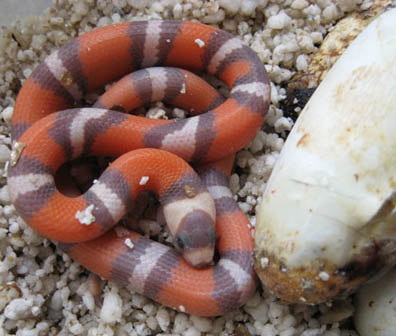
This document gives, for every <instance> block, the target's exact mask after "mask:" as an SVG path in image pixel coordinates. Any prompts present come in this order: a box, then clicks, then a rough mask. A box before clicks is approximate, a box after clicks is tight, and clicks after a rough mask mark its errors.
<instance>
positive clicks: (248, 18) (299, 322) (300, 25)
mask: <svg viewBox="0 0 396 336" xmlns="http://www.w3.org/2000/svg"><path fill="white" fill-rule="evenodd" d="M370 6H371V2H370V1H363V2H362V1H358V0H339V1H337V2H334V1H324V0H321V1H307V0H292V1H286V0H285V1H281V0H279V1H278V0H273V1H268V0H219V1H204V0H186V1H177V0H162V1H148V0H139V1H137V0H112V1H111V0H96V1H94V0H54V8H52V9H49V10H47V11H46V12H45V13H43V16H42V17H39V18H37V17H36V18H27V19H26V20H24V21H23V22H21V23H14V24H13V25H11V26H10V27H9V28H6V29H4V34H3V39H2V40H1V42H0V44H1V47H0V115H1V122H0V170H1V174H0V176H1V177H0V179H1V185H0V190H1V191H0V239H1V245H0V280H1V287H0V294H1V295H0V335H10V334H15V335H18V336H28V335H29V336H30V335H34V336H43V335H50V336H52V335H60V336H66V335H88V336H101V335H103V336H104V335H106V336H113V335H117V336H127V335H133V336H135V335H154V334H161V335H197V336H199V335H224V336H225V335H231V334H238V333H241V331H240V329H239V328H241V327H242V328H244V329H243V330H245V331H246V335H247V334H248V333H249V334H250V335H266V336H314V335H315V336H319V335H320V336H357V333H356V332H355V331H353V330H348V329H343V328H342V327H340V326H341V324H340V319H339V317H336V314H334V313H332V312H331V310H330V308H329V307H328V306H327V305H319V306H305V305H302V304H295V305H286V304H284V303H281V302H279V301H278V300H277V299H275V298H274V297H273V296H271V295H270V294H268V293H267V292H266V291H265V290H260V292H259V291H257V292H256V293H255V295H254V296H253V297H252V298H251V299H250V300H249V301H248V303H247V304H246V305H245V306H244V307H243V308H241V309H239V310H237V311H235V312H231V313H229V314H227V315H226V316H220V317H216V318H203V317H196V316H189V315H188V314H186V313H182V312H176V311H174V310H172V309H169V308H165V307H162V306H161V305H159V304H157V303H155V302H152V301H151V300H149V299H147V298H145V297H143V296H141V295H139V294H136V293H133V292H131V291H130V290H129V289H127V288H121V287H118V286H116V285H115V284H112V283H108V282H103V288H101V291H100V294H99V295H97V296H96V294H95V295H94V294H93V293H91V292H90V291H88V290H86V285H85V283H86V282H87V274H88V273H87V272H86V271H84V269H83V268H82V267H81V266H79V265H78V264H77V263H75V262H73V261H72V260H71V259H70V258H69V256H68V255H67V254H65V253H63V252H62V251H61V250H60V249H58V248H57V246H56V245H55V244H53V243H51V242H50V241H49V240H47V239H44V238H42V237H41V236H39V235H38V234H36V233H35V232H34V231H33V230H32V229H31V228H30V227H29V226H27V225H26V223H25V222H24V221H23V220H22V219H21V218H20V217H19V216H18V215H17V214H16V212H15V208H14V207H13V206H12V205H10V200H9V196H8V191H7V187H6V180H5V178H4V175H5V171H6V166H7V162H8V161H9V156H10V151H11V140H10V134H9V124H10V120H11V116H12V113H13V107H14V104H15V99H16V94H17V92H18V89H19V88H20V86H21V84H23V81H24V80H25V79H26V77H27V76H28V75H30V74H31V73H32V71H33V70H34V69H35V67H36V66H37V65H38V64H39V62H40V61H41V60H43V59H44V57H45V56H47V55H48V54H49V53H50V52H51V51H53V50H55V49H57V48H58V47H59V46H60V45H63V44H64V43H66V42H67V41H68V40H70V39H71V38H73V37H75V36H77V35H79V34H82V33H84V32H87V31H90V30H92V29H94V28H95V27H99V26H105V25H108V24H112V23H118V22H126V21H132V20H158V19H183V20H197V21H200V22H203V23H209V24H214V25H217V26H219V27H220V28H222V29H225V30H227V31H229V32H231V33H232V34H235V35H238V36H240V37H241V38H242V39H243V40H244V41H245V42H246V43H247V44H248V45H249V46H250V47H251V48H252V49H253V50H254V51H255V52H256V53H257V54H258V56H259V58H260V59H261V61H262V62H263V63H264V64H265V66H266V69H267V71H268V75H269V78H270V80H271V90H272V92H271V107H270V110H269V113H268V117H267V120H266V124H265V125H264V127H263V129H262V130H261V131H260V132H259V133H258V134H257V136H256V137H255V139H254V140H253V141H252V143H251V144H250V145H248V146H247V147H246V148H245V149H244V150H242V151H240V152H239V153H238V154H237V158H236V166H237V168H238V169H237V172H238V174H237V173H234V174H233V175H232V177H231V181H230V186H231V190H232V192H233V194H234V195H235V199H236V200H237V201H238V203H239V204H240V206H241V208H242V209H243V210H244V211H246V213H247V214H248V216H249V219H250V220H251V225H252V226H253V227H254V224H255V217H254V215H255V209H256V207H257V205H258V204H259V203H260V201H261V198H262V193H263V191H264V189H265V186H266V182H267V180H268V178H269V176H270V174H271V170H272V168H273V166H274V164H275V162H276V160H277V158H278V156H279V152H280V150H281V148H282V146H283V143H284V139H283V136H284V135H285V133H286V132H288V131H289V130H290V129H291V127H292V126H293V121H292V120H291V119H289V118H288V117H286V116H284V114H283V111H282V110H281V108H280V103H281V102H282V100H284V99H285V97H286V90H285V86H286V85H287V82H288V81H289V80H290V78H291V77H292V76H293V74H294V73H295V72H296V71H304V70H306V69H307V67H308V64H309V60H310V57H311V55H312V54H313V53H314V52H315V51H316V49H317V46H318V45H319V44H320V43H322V41H323V38H324V37H325V35H326V33H327V32H328V30H329V29H330V28H331V26H332V24H333V23H334V20H338V19H340V18H341V17H343V16H344V15H345V13H346V12H351V11H354V10H357V9H359V8H368V7H370ZM168 42H169V41H168ZM201 42H202V41H200V40H199V38H197V40H196V43H197V45H198V46H201V45H202V43H201ZM182 91H185V90H182ZM147 116H148V117H151V118H156V119H158V118H162V119H167V118H170V117H178V118H183V117H185V113H184V111H182V110H180V109H179V110H175V111H168V109H167V108H165V107H164V105H163V104H157V105H155V106H154V107H152V108H151V109H149V112H148V113H147ZM142 182H144V181H142ZM88 212H89V211H88ZM152 217H155V216H151V217H150V216H149V218H148V219H147V220H144V221H141V222H140V223H141V224H142V227H143V231H144V232H145V233H146V234H155V235H158V234H159V230H160V227H159V225H154V224H153V223H154V220H155V218H152ZM83 221H84V220H83ZM88 222H89V220H88ZM117 234H118V235H119V236H120V237H123V236H125V235H126V234H128V231H127V230H126V229H124V228H122V227H118V229H117ZM164 237H165V238H166V237H167V235H166V234H164ZM166 239H167V238H166ZM163 240H165V239H163ZM126 244H127V245H128V239H127V240H126ZM262 262H263V264H266V263H268V260H266V259H263V260H262ZM321 278H322V280H323V281H326V279H327V277H326V275H324V274H322V275H321ZM302 299H303V298H302ZM345 304H346V305H347V304H348V301H345ZM179 309H180V310H181V311H184V310H185V309H186V308H185V307H179ZM346 311H347V312H348V314H345V316H343V318H348V317H349V316H350V315H351V314H352V311H351V310H346ZM324 321H325V322H324Z"/></svg>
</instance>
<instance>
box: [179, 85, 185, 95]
mask: <svg viewBox="0 0 396 336" xmlns="http://www.w3.org/2000/svg"><path fill="white" fill-rule="evenodd" d="M180 93H181V94H185V93H186V84H185V83H183V84H182V87H181V89H180Z"/></svg>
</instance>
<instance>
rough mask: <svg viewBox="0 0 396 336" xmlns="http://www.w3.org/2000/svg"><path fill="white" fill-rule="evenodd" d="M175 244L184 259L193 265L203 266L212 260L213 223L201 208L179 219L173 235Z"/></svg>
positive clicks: (214, 236)
mask: <svg viewBox="0 0 396 336" xmlns="http://www.w3.org/2000/svg"><path fill="white" fill-rule="evenodd" d="M175 238H176V245H177V247H178V248H179V250H180V251H181V252H182V253H183V256H184V258H185V259H186V261H187V262H188V263H189V264H191V265H192V266H194V267H204V266H207V265H209V264H210V263H211V262H212V260H213V255H214V248H215V240H216V233H215V223H214V221H213V218H212V217H211V216H210V215H209V214H208V213H206V212H205V211H202V210H194V211H192V212H190V213H189V214H187V215H186V216H185V217H184V218H183V219H182V221H181V223H180V226H179V229H178V231H177V233H176V235H175Z"/></svg>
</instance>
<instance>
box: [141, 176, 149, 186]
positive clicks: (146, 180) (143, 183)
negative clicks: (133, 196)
mask: <svg viewBox="0 0 396 336" xmlns="http://www.w3.org/2000/svg"><path fill="white" fill-rule="evenodd" d="M149 179H150V178H149V177H148V176H142V178H141V179H140V181H139V185H145V184H146V183H147V182H148V181H149Z"/></svg>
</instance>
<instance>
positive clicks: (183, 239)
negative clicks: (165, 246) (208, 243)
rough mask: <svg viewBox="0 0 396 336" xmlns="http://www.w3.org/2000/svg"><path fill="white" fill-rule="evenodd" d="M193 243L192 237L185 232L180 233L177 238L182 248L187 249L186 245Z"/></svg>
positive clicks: (177, 244) (179, 246) (177, 243)
mask: <svg viewBox="0 0 396 336" xmlns="http://www.w3.org/2000/svg"><path fill="white" fill-rule="evenodd" d="M190 245H191V239H190V237H189V236H188V235H187V234H185V233H179V234H178V235H177V238H176V246H177V247H178V248H179V249H180V250H184V249H186V247H188V246H190Z"/></svg>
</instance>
